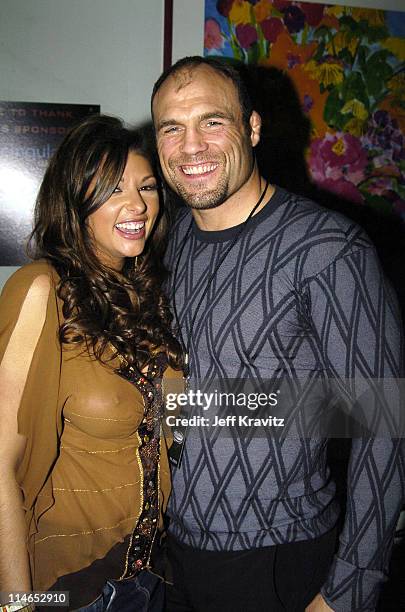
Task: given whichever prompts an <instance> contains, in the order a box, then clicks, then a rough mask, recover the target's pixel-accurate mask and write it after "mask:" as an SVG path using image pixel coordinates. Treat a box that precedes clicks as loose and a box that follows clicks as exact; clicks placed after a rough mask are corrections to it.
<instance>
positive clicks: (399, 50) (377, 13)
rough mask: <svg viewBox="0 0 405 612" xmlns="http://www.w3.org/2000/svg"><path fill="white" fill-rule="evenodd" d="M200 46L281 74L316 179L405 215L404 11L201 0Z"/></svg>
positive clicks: (209, 52)
mask: <svg viewBox="0 0 405 612" xmlns="http://www.w3.org/2000/svg"><path fill="white" fill-rule="evenodd" d="M204 44H205V55H216V56H225V57H231V58H235V59H238V60H240V61H243V62H244V63H248V64H250V63H254V64H260V65H269V66H275V67H277V68H279V69H282V70H284V71H286V73H287V74H288V75H289V77H290V78H291V79H292V81H293V83H294V85H295V87H296V89H297V92H298V95H299V98H300V101H301V105H302V109H303V111H304V112H305V113H306V114H307V115H308V117H309V118H310V120H311V125H312V141H311V145H310V147H309V150H308V157H307V160H308V165H309V169H310V172H311V175H312V178H313V180H314V181H315V182H316V183H317V184H318V185H319V186H320V187H321V188H324V189H327V190H329V191H331V192H334V193H336V194H337V195H340V196H343V197H346V198H347V199H349V200H352V201H355V202H368V203H369V204H371V205H372V206H377V207H378V208H382V207H384V208H385V209H390V210H391V209H394V210H396V211H397V212H399V213H400V214H401V215H402V216H404V217H405V12H404V13H402V12H393V11H383V10H374V9H362V8H351V7H347V6H336V5H333V6H332V5H325V4H311V3H309V2H290V1H287V0H259V1H255V0H249V1H248V0H217V1H215V0H206V3H205V42H204Z"/></svg>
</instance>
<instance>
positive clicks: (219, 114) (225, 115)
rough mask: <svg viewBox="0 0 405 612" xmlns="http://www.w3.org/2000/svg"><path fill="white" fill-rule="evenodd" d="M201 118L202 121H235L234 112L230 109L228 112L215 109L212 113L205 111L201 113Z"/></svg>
mask: <svg viewBox="0 0 405 612" xmlns="http://www.w3.org/2000/svg"><path fill="white" fill-rule="evenodd" d="M199 119H200V121H204V120H205V119H228V120H231V121H234V119H235V117H234V115H233V113H231V112H230V111H228V112H223V111H213V112H211V113H204V114H202V115H200V116H199Z"/></svg>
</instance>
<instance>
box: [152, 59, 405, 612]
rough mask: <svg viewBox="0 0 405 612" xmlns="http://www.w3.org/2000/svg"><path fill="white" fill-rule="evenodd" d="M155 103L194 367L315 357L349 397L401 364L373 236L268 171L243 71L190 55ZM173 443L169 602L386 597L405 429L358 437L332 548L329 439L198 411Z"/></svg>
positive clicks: (294, 369) (174, 275) (316, 603)
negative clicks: (262, 169) (397, 436)
mask: <svg viewBox="0 0 405 612" xmlns="http://www.w3.org/2000/svg"><path fill="white" fill-rule="evenodd" d="M152 114H153V121H154V125H155V131H156V139H157V147H158V153H159V158H160V163H161V167H162V171H163V174H164V177H165V179H166V181H167V183H168V185H169V186H170V187H171V189H172V190H174V192H176V193H177V194H178V195H179V196H180V197H181V198H182V199H183V200H184V202H185V203H186V204H187V209H186V210H185V211H182V212H181V213H180V215H179V217H178V219H177V221H176V223H175V227H174V229H173V231H172V233H171V240H170V244H169V249H168V254H167V265H168V267H169V269H170V271H171V277H170V285H169V290H170V295H171V297H172V302H173V309H174V312H175V319H176V323H177V326H178V328H179V336H180V339H181V341H182V343H183V346H184V350H185V353H186V358H187V361H188V367H189V370H190V377H191V381H194V384H196V382H195V381H199V382H204V381H207V380H214V379H224V378H227V379H238V380H240V379H244V380H246V381H263V383H264V381H266V380H267V379H270V378H271V377H274V376H281V377H282V376H284V377H285V378H287V377H291V379H294V380H296V379H297V375H298V374H302V373H304V374H305V376H306V377H307V378H308V379H310V378H311V377H312V375H313V374H314V373H318V374H319V373H320V374H321V376H324V377H325V379H326V378H328V379H329V378H333V379H334V380H336V381H337V386H338V388H339V389H341V393H342V397H345V396H346V395H347V396H349V395H350V394H351V393H352V392H353V389H352V390H351V391H350V389H349V388H348V383H347V379H349V378H350V379H351V380H355V381H357V379H358V378H364V377H367V378H373V377H375V378H377V377H393V378H394V377H398V376H400V375H401V372H402V370H401V367H402V366H401V364H400V361H401V359H400V355H401V331H400V329H401V327H400V322H399V317H398V310H397V306H396V302H395V298H394V297H393V295H392V293H391V291H390V289H389V288H388V287H387V286H386V283H385V281H384V278H383V277H382V275H381V271H380V267H379V264H378V261H377V260H376V257H375V253H374V249H373V247H372V245H371V244H370V242H369V240H368V238H367V236H365V235H364V233H363V232H362V230H361V229H360V228H359V227H358V226H356V225H354V224H353V223H351V222H349V221H348V220H346V219H345V218H343V217H341V216H340V215H337V214H335V213H330V212H327V211H325V210H324V209H322V208H321V207H318V206H317V205H316V204H314V203H312V202H310V201H307V200H303V199H300V198H299V197H297V196H294V195H292V194H289V193H287V192H286V191H284V190H282V189H279V188H276V187H274V186H271V185H267V184H266V181H265V180H264V179H263V178H262V177H261V176H260V173H259V169H258V167H257V165H256V163H255V157H254V147H255V146H256V145H257V144H258V142H259V140H260V125H261V120H260V116H259V115H258V114H257V113H256V112H255V111H254V110H253V109H252V108H251V104H250V100H249V96H248V93H247V91H246V89H245V87H244V84H243V82H242V81H241V80H240V78H239V75H238V73H237V72H236V71H235V70H234V69H233V68H231V67H229V66H226V65H225V64H223V63H222V62H221V61H219V60H215V59H212V58H200V57H193V58H185V59H183V60H180V61H179V62H178V63H177V64H175V65H174V66H173V67H172V68H171V69H170V70H169V71H168V72H166V73H164V74H163V75H162V76H161V77H160V79H159V80H158V81H157V83H156V84H155V87H154V91H153V94H152ZM280 380H281V378H280ZM356 385H357V382H355V384H354V385H353V387H354V395H355V392H356ZM313 399H314V398H313V397H312V399H311V401H312V402H313ZM316 401H318V400H316ZM297 402H298V403H301V406H303V407H304V409H305V408H308V411H309V410H310V408H311V410H315V412H314V414H315V415H317V414H318V412H317V410H320V409H321V406H322V398H321V400H319V401H318V404H319V405H316V404H315V408H314V404H313V403H312V404H311V405H310V404H309V402H308V403H307V405H305V398H304V400H303V399H302V398H301V397H298V396H297ZM303 402H304V403H303ZM230 424H231V423H230ZM189 429H191V428H189ZM179 444H180V447H181V448H180V452H179V453H177V455H176V456H175V455H173V458H174V459H173V460H174V463H175V466H174V467H173V493H172V496H171V499H170V500H169V508H168V514H169V517H170V528H169V537H168V545H169V558H170V560H171V564H172V569H173V583H174V586H173V587H172V588H169V589H168V605H167V609H168V610H169V611H170V612H172V611H177V610H201V611H205V610H206V611H207V612H214V611H217V610H218V611H219V610H221V611H225V612H226V611H231V610H232V611H240V612H242V611H243V612H249V611H252V612H253V611H259V610H260V611H261V610H271V611H275V610H288V612H293V611H294V610H296V611H300V612H302V611H303V610H306V612H323V611H328V610H336V611H339V612H349V611H350V610H375V607H376V604H377V600H378V594H379V590H380V585H381V583H382V582H383V581H384V579H385V575H386V571H387V562H388V557H389V552H390V547H391V543H392V535H393V530H394V528H395V525H396V521H397V517H398V514H399V509H400V503H401V497H402V489H401V487H402V483H401V477H400V466H399V457H398V455H399V442H397V441H395V440H392V439H390V438H389V437H387V436H386V437H384V438H380V439H373V438H363V439H362V438H359V439H355V440H353V442H352V451H351V461H350V465H349V469H348V501H347V511H346V515H345V520H344V524H343V529H342V530H341V533H340V539H339V545H338V547H337V550H336V552H335V542H336V537H335V536H336V531H335V525H336V523H337V519H338V513H339V510H338V507H337V504H336V501H335V488H334V485H333V483H332V482H331V480H330V476H329V472H328V469H327V468H326V458H325V453H326V445H325V444H324V442H323V441H322V440H318V439H309V440H308V438H307V437H305V435H303V436H302V437H298V438H291V439H288V438H287V439H285V440H283V439H282V438H280V437H277V436H274V435H272V434H269V435H258V436H255V435H250V434H249V433H248V434H246V435H245V436H241V435H240V429H239V428H237V427H229V428H228V434H227V435H226V436H222V437H221V436H220V435H219V433H218V428H214V427H205V426H204V427H203V426H202V427H201V428H200V429H199V431H198V435H196V434H195V432H193V434H192V435H190V433H187V436H186V441H185V444H184V445H181V441H179Z"/></svg>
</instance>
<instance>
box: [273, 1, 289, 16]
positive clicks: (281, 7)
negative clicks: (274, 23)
mask: <svg viewBox="0 0 405 612" xmlns="http://www.w3.org/2000/svg"><path fill="white" fill-rule="evenodd" d="M290 4H291V2H290V1H289V0H273V6H274V7H275V8H276V9H277V10H278V11H280V13H282V12H283V11H284V9H286V8H288V7H289V6H290Z"/></svg>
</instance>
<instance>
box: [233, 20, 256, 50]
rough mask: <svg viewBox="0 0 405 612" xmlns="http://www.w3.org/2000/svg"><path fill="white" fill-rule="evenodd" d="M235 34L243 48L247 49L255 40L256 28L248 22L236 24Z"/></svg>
mask: <svg viewBox="0 0 405 612" xmlns="http://www.w3.org/2000/svg"><path fill="white" fill-rule="evenodd" d="M236 36H237V39H238V40H239V42H240V44H241V47H243V48H244V49H249V47H250V46H251V45H253V43H255V42H256V41H257V31H256V28H254V27H253V26H252V25H250V24H248V23H246V24H241V23H240V24H239V25H237V26H236Z"/></svg>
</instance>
